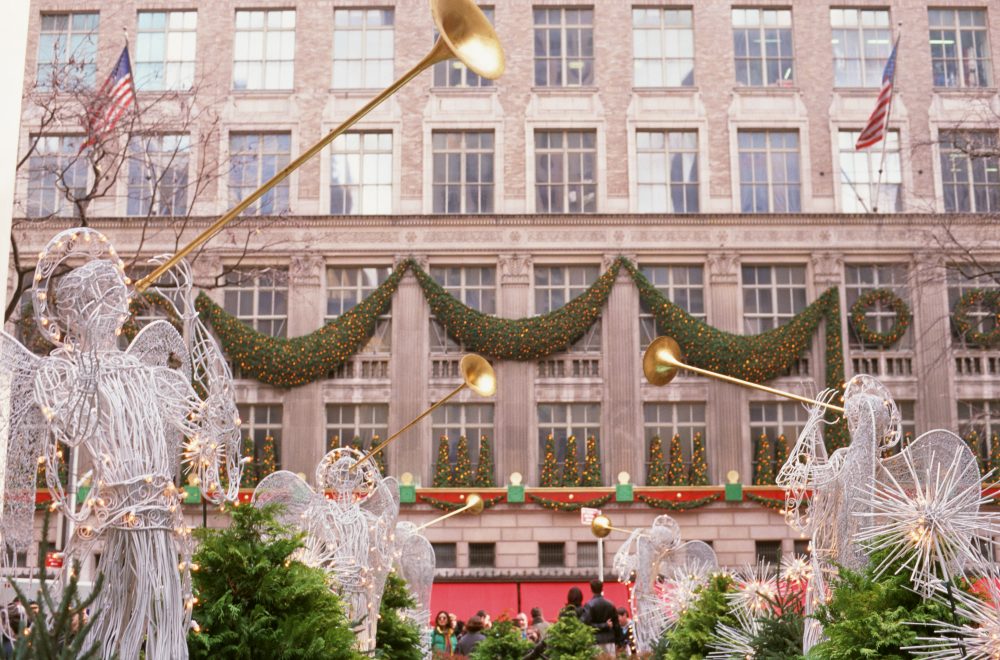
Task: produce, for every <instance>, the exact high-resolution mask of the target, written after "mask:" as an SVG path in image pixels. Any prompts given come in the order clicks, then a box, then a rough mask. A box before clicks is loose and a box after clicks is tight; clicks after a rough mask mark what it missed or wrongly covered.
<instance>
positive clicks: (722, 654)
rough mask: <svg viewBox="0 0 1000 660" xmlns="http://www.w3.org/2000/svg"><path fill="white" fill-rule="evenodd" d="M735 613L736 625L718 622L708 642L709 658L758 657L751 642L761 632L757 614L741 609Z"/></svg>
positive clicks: (739, 659)
mask: <svg viewBox="0 0 1000 660" xmlns="http://www.w3.org/2000/svg"><path fill="white" fill-rule="evenodd" d="M733 615H734V616H735V617H736V625H735V626H729V625H726V624H725V623H718V624H716V626H715V632H714V634H713V636H712V641H710V642H709V644H708V647H709V648H710V649H711V650H710V651H709V653H708V655H707V656H705V657H706V658H707V659H708V660H753V658H755V657H756V655H757V652H756V651H754V648H753V646H751V643H752V642H753V638H754V637H756V636H757V633H759V632H760V622H759V621H758V619H757V618H756V617H755V616H753V615H751V614H749V613H747V612H742V611H740V610H737V611H735V612H734V613H733Z"/></svg>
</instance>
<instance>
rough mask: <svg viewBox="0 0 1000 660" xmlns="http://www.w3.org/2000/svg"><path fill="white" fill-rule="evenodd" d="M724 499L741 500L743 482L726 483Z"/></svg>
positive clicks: (730, 500)
mask: <svg viewBox="0 0 1000 660" xmlns="http://www.w3.org/2000/svg"><path fill="white" fill-rule="evenodd" d="M726 501H727V502H742V501H743V484H726Z"/></svg>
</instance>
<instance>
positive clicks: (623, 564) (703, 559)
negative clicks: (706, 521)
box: [614, 515, 718, 651]
mask: <svg viewBox="0 0 1000 660" xmlns="http://www.w3.org/2000/svg"><path fill="white" fill-rule="evenodd" d="M614 568H615V572H616V573H617V574H618V580H619V581H620V582H623V583H626V584H627V583H628V582H629V580H634V582H633V584H632V589H631V593H630V601H631V602H630V605H631V609H632V616H633V620H634V621H635V638H636V643H637V644H638V646H639V650H640V651H648V650H650V649H651V648H652V647H653V645H655V644H656V642H657V641H658V640H659V639H660V637H661V636H662V635H663V631H665V630H666V629H667V628H668V627H670V626H671V625H672V624H673V623H676V622H677V617H678V616H679V615H680V612H678V611H677V610H678V608H679V607H681V606H683V595H684V592H683V591H679V590H683V589H684V588H685V583H684V582H683V581H678V580H677V579H678V576H682V577H683V576H686V577H687V579H689V580H692V581H695V582H699V581H703V580H704V579H705V578H706V577H707V576H708V574H709V572H711V571H714V570H717V569H718V560H717V559H716V557H715V551H714V550H712V547H711V546H710V545H708V544H707V543H704V542H702V541H687V542H683V543H682V542H681V534H680V527H679V526H678V525H677V521H676V520H674V519H673V518H671V517H670V516H667V515H662V516H657V517H656V518H655V519H654V520H653V524H652V526H651V527H649V528H648V529H636V530H635V531H633V532H632V534H631V535H630V536H629V537H628V539H627V540H626V541H625V543H624V544H623V545H622V547H621V548H620V549H619V550H618V552H617V553H615V558H614ZM672 581H673V582H676V584H675V583H673V582H672Z"/></svg>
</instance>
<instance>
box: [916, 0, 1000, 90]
mask: <svg viewBox="0 0 1000 660" xmlns="http://www.w3.org/2000/svg"><path fill="white" fill-rule="evenodd" d="M941 12H947V13H951V14H952V16H953V17H954V19H953V21H952V23H951V24H950V25H943V24H934V23H933V20H934V16H935V13H941ZM963 12H967V13H968V14H969V15H972V14H976V13H981V14H982V15H983V23H982V26H979V25H975V24H973V25H962V17H961V14H962V13H963ZM927 14H928V16H927V24H928V31H929V32H928V39H927V40H928V45H929V46H930V51H931V53H930V55H931V81H932V84H933V86H934V88H935V89H987V88H991V87H995V86H996V82H995V81H994V79H993V62H992V57H991V55H992V53H991V51H990V48H991V46H990V37H989V32H990V19H989V12H988V8H987V7H947V6H945V7H928V8H927ZM950 31H953V32H954V37H953V38H952V39H951V41H950V43H948V41H949V40H948V35H947V34H945V33H946V32H950ZM935 33H937V34H935ZM965 33H972V34H973V41H974V42H976V44H975V45H973V47H975V46H976V45H978V41H977V39H976V38H975V37H976V36H981V37H982V40H983V41H985V47H984V48H983V49H982V50H983V51H984V52H985V53H986V56H985V57H974V58H971V61H972V62H976V63H982V64H981V66H982V69H981V70H980V71H979V72H977V75H980V76H985V78H986V80H985V81H980V84H970V82H969V81H968V80H967V76H968V75H969V70H968V63H969V61H970V59H969V58H966V57H965V56H964V54H963V51H965V47H962V48H956V49H955V52H954V54H953V56H951V57H948V56H947V54H946V53H942V54H940V55H936V54H935V46H949V45H950V46H955V45H957V44H958V43H961V42H963V41H964V39H963V36H964V34H965ZM963 46H964V45H963ZM948 62H954V63H955V65H954V68H955V71H956V74H957V75H956V76H955V78H954V80H953V82H954V83H956V84H950V82H949V80H948V75H949V74H948V71H947V69H948V66H947V63H948ZM939 63H944V70H943V71H942V72H941V73H940V74H939V73H938V65H939ZM977 68H978V67H977ZM942 76H943V77H942Z"/></svg>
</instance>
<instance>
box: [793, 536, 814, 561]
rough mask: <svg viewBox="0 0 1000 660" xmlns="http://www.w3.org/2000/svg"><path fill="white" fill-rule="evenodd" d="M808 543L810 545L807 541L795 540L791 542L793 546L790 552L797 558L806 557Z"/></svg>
mask: <svg viewBox="0 0 1000 660" xmlns="http://www.w3.org/2000/svg"><path fill="white" fill-rule="evenodd" d="M809 543H810V540H809V539H795V540H794V541H793V542H792V545H793V550H792V552H794V553H795V555H796V556H798V557H805V556H807V555H808V554H809Z"/></svg>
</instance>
